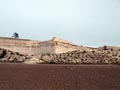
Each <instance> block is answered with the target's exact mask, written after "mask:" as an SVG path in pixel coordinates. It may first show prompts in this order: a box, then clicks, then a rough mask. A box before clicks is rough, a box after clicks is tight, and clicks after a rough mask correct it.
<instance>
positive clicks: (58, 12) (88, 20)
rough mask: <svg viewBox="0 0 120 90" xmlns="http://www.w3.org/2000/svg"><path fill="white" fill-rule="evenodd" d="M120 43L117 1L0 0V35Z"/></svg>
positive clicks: (92, 44)
mask: <svg viewBox="0 0 120 90" xmlns="http://www.w3.org/2000/svg"><path fill="white" fill-rule="evenodd" d="M14 32H18V33H19V35H20V38H26V39H33V40H40V41H43V40H49V39H51V38H52V37H53V36H56V37H59V38H63V39H66V40H69V41H72V42H73V43H76V44H78V45H85V46H101V45H113V46H120V0H0V36H6V37H10V36H12V34H13V33H14Z"/></svg>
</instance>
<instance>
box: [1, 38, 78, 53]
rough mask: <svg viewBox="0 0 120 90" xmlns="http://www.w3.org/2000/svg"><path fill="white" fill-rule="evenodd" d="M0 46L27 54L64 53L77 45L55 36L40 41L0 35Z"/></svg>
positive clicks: (75, 48)
mask: <svg viewBox="0 0 120 90" xmlns="http://www.w3.org/2000/svg"><path fill="white" fill-rule="evenodd" d="M0 48H4V49H7V50H11V51H14V52H19V53H22V54H27V55H37V54H41V53H56V54H59V53H65V52H69V51H73V50H77V49H78V48H79V46H77V45H74V44H73V43H71V42H69V41H66V40H62V39H59V38H56V37H54V38H53V39H52V40H49V41H42V42H40V41H35V40H28V39H15V38H6V37H0Z"/></svg>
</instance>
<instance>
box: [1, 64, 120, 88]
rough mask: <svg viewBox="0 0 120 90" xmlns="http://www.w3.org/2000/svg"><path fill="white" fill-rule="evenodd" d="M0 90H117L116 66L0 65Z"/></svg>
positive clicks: (119, 75)
mask: <svg viewBox="0 0 120 90" xmlns="http://www.w3.org/2000/svg"><path fill="white" fill-rule="evenodd" d="M0 90H120V66H119V65H68V64H66V65H63V64H61V65H60V64H40V65H26V64H0Z"/></svg>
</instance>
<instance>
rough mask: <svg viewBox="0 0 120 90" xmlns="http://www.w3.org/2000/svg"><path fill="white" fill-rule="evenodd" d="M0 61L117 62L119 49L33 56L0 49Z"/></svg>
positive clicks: (119, 61)
mask: <svg viewBox="0 0 120 90" xmlns="http://www.w3.org/2000/svg"><path fill="white" fill-rule="evenodd" d="M0 62H15V63H26V64H41V63H53V64H54V63H57V64H60V63H66V64H119V63H120V49H119V48H118V49H116V48H115V49H114V48H113V47H111V48H110V47H109V48H108V47H106V46H103V47H100V48H98V49H96V50H93V51H87V50H84V51H83V50H82V51H80V50H76V51H72V52H68V53H62V54H49V53H47V54H40V55H35V56H27V55H22V54H19V53H17V52H12V51H9V50H5V49H0Z"/></svg>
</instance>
